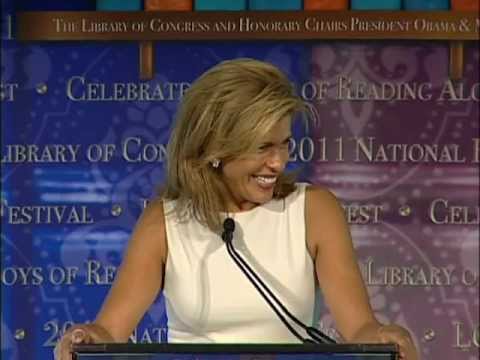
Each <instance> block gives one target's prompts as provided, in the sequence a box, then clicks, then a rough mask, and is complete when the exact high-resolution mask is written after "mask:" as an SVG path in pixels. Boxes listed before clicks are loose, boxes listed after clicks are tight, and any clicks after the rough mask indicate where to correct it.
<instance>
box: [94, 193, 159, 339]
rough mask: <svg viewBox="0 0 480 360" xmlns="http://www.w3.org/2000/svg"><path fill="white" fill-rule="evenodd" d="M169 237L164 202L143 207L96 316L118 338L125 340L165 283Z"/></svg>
mask: <svg viewBox="0 0 480 360" xmlns="http://www.w3.org/2000/svg"><path fill="white" fill-rule="evenodd" d="M166 258H167V241H166V231H165V222H164V214H163V205H162V202H161V201H160V200H156V201H153V202H152V203H151V204H149V206H148V207H147V208H146V209H145V210H144V212H143V214H142V216H141V217H140V219H139V221H138V223H137V225H136V226H135V229H134V232H133V234H132V237H131V239H130V242H129V245H128V248H127V251H126V253H125V256H124V259H123V262H122V265H121V267H120V269H119V271H118V273H117V275H116V278H115V281H114V283H113V285H112V288H111V289H110V292H109V294H108V296H107V298H106V300H105V302H104V303H103V305H102V308H101V310H100V312H99V313H98V315H97V318H96V319H95V324H97V325H99V326H101V327H102V328H103V329H105V330H106V331H107V332H108V333H109V334H110V335H111V336H112V338H113V340H114V341H116V342H126V341H127V340H128V337H129V336H130V334H131V333H132V331H133V329H134V328H135V326H136V325H137V324H138V322H139V321H140V320H141V318H142V317H143V315H144V314H145V312H146V311H147V309H148V308H149V307H150V305H151V304H152V302H153V301H154V300H155V297H156V296H157V294H158V292H159V291H160V290H161V289H162V286H163V273H164V266H165V261H166Z"/></svg>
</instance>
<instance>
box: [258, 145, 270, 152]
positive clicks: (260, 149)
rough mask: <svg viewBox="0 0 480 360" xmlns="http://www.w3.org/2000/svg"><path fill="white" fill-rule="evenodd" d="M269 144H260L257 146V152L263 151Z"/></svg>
mask: <svg viewBox="0 0 480 360" xmlns="http://www.w3.org/2000/svg"><path fill="white" fill-rule="evenodd" d="M270 146H271V144H261V145H260V146H259V147H258V152H264V151H267V150H268V149H269V148H270Z"/></svg>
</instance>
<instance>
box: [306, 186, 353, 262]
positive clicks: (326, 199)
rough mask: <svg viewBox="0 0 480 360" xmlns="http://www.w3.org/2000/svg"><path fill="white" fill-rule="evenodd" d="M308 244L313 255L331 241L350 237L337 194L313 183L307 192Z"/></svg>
mask: <svg viewBox="0 0 480 360" xmlns="http://www.w3.org/2000/svg"><path fill="white" fill-rule="evenodd" d="M305 224H306V232H307V244H308V248H309V251H310V253H311V254H312V257H314V258H315V257H316V256H317V255H318V251H319V250H320V249H322V248H324V247H325V246H327V245H328V244H329V243H332V241H333V240H335V242H337V243H338V242H339V241H340V240H339V239H342V238H345V239H348V238H349V235H348V225H347V223H346V220H345V214H344V211H343V208H342V206H341V205H340V202H339V201H338V200H337V198H336V196H335V195H334V194H333V193H332V192H331V191H330V190H328V189H326V188H324V187H321V186H317V185H311V186H308V187H307V188H306V193H305Z"/></svg>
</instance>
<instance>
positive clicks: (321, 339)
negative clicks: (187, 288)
mask: <svg viewBox="0 0 480 360" xmlns="http://www.w3.org/2000/svg"><path fill="white" fill-rule="evenodd" d="M223 229H224V231H223V233H222V239H223V241H224V242H225V243H226V246H227V251H228V253H229V255H230V257H231V258H232V259H233V261H234V262H235V263H236V265H237V266H238V267H239V269H240V270H241V271H242V272H243V273H244V275H245V276H246V277H247V278H248V280H249V281H250V282H251V283H252V285H253V286H254V287H255V289H256V290H257V291H258V292H259V293H260V295H261V296H262V297H263V299H264V300H265V301H266V302H267V303H268V305H269V306H270V307H271V308H272V310H273V311H274V312H275V314H277V316H278V317H279V319H280V320H281V321H282V323H283V324H284V325H285V326H286V327H287V328H288V330H289V331H290V332H291V333H292V334H293V335H295V337H296V338H297V339H299V340H300V341H302V342H303V343H333V344H335V343H336V341H335V340H334V339H332V338H331V337H329V336H327V335H326V334H324V333H323V332H321V331H320V330H318V329H316V328H314V327H313V326H307V325H305V324H304V323H303V322H302V321H300V320H299V319H298V318H297V317H295V316H294V315H293V314H292V313H290V311H289V310H288V309H287V308H286V307H285V306H284V305H283V304H282V302H281V301H280V300H279V299H278V298H277V297H276V296H275V294H274V293H273V292H272V291H271V290H270V288H269V287H268V286H267V285H266V284H265V283H264V282H263V280H262V279H261V278H260V277H259V276H258V274H257V273H256V272H255V271H254V270H253V269H252V268H251V266H250V265H249V264H248V263H247V262H246V261H245V259H244V258H243V257H242V256H241V255H240V253H238V252H237V251H236V249H235V247H234V246H233V243H232V239H233V232H234V231H235V221H234V220H233V219H232V218H230V217H227V218H226V219H225V221H224V222H223ZM259 285H260V286H261V287H262V288H263V290H264V291H265V292H267V294H268V295H269V296H270V297H271V298H272V299H273V300H274V301H275V303H276V304H277V305H278V306H279V307H280V309H281V310H282V311H283V312H284V313H285V314H286V315H287V316H288V317H289V318H290V319H291V320H292V321H293V322H295V323H296V324H297V325H298V326H300V327H301V328H303V329H304V330H305V332H306V333H307V334H308V335H309V336H311V337H312V339H309V338H303V337H302V336H301V335H300V334H299V333H298V332H297V331H296V330H295V329H294V328H293V327H292V326H291V325H290V324H289V323H288V322H287V320H286V319H285V317H284V316H283V315H282V314H281V313H280V312H279V310H278V309H277V308H276V306H275V305H274V304H273V303H272V301H271V299H269V298H268V297H267V295H266V294H265V293H264V292H263V290H262V289H261V288H260V286H259Z"/></svg>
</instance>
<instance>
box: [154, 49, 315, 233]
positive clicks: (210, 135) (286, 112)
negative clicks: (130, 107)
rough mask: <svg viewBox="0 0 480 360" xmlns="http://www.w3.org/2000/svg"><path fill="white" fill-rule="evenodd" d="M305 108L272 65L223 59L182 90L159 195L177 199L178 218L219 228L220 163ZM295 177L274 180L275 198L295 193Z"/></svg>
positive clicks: (251, 147)
mask: <svg viewBox="0 0 480 360" xmlns="http://www.w3.org/2000/svg"><path fill="white" fill-rule="evenodd" d="M305 109H306V105H305V103H304V102H303V100H302V99H301V98H300V97H299V96H297V95H296V93H295V90H294V88H293V86H292V84H291V83H290V81H289V80H288V79H287V77H286V76H285V75H284V74H283V73H282V72H281V71H280V70H279V69H277V68H276V67H275V66H273V65H271V64H268V63H266V62H262V61H258V60H253V59H246V58H242V59H235V60H229V61H223V62H221V63H219V64H218V65H216V66H214V67H213V68H211V69H210V70H208V71H207V72H205V73H204V74H203V75H201V76H200V77H199V78H198V79H197V80H196V81H195V82H194V83H193V84H192V86H191V87H190V88H189V89H188V90H187V91H186V93H185V95H184V97H183V99H182V102H181V104H180V108H179V110H178V112H177V117H176V122H175V127H174V129H173V132H172V135H171V137H170V141H169V143H168V146H167V168H166V183H165V185H164V187H163V189H162V191H161V197H162V198H164V199H166V200H176V205H175V211H176V213H177V214H178V215H179V217H180V218H184V217H185V216H191V215H193V216H194V217H195V218H196V219H197V220H198V221H199V222H200V223H202V224H204V225H206V226H208V227H209V228H210V229H211V230H213V231H215V232H218V231H220V230H221V224H222V221H223V218H222V215H221V214H222V212H226V210H227V209H226V203H225V199H224V198H223V197H222V194H224V193H225V191H224V190H225V185H224V183H223V181H222V179H221V171H222V170H221V167H220V168H217V169H216V168H214V167H212V165H211V162H212V161H213V160H214V159H220V160H221V162H222V163H225V162H228V161H229V160H232V159H235V158H239V157H242V156H245V155H247V154H248V153H251V152H253V151H254V150H255V149H256V148H257V147H258V146H259V144H260V143H261V142H262V140H263V139H264V138H265V136H266V135H267V134H268V133H269V132H270V130H271V129H272V128H273V127H274V126H275V125H276V124H277V123H278V122H279V121H280V120H282V119H284V118H285V117H291V118H293V116H294V114H295V113H297V112H299V111H305ZM294 181H295V177H294V176H291V174H290V175H289V174H283V175H282V176H280V177H279V179H278V180H277V184H276V187H275V189H274V198H277V199H279V198H280V199H281V198H284V197H285V196H287V195H288V194H290V193H291V192H292V191H294V189H295V183H294Z"/></svg>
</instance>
